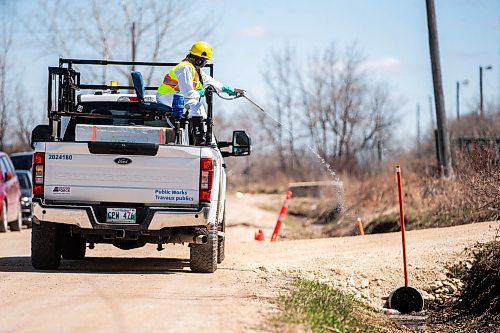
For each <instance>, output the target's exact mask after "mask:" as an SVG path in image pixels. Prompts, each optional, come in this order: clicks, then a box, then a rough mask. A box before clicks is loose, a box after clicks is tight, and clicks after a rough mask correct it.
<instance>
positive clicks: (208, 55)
mask: <svg viewBox="0 0 500 333" xmlns="http://www.w3.org/2000/svg"><path fill="white" fill-rule="evenodd" d="M189 53H191V54H192V55H195V56H198V57H202V58H205V59H207V60H213V59H214V58H213V57H212V45H210V44H208V43H207V42H202V41H198V42H196V43H194V44H193V46H191V50H189Z"/></svg>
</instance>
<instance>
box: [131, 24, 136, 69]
mask: <svg viewBox="0 0 500 333" xmlns="http://www.w3.org/2000/svg"><path fill="white" fill-rule="evenodd" d="M131 30H132V31H131V34H132V38H131V41H132V45H131V46H132V49H131V55H132V61H135V56H136V52H137V45H136V44H137V41H136V40H135V37H136V32H135V22H132V27H131ZM132 71H135V65H132Z"/></svg>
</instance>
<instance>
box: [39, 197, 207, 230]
mask: <svg viewBox="0 0 500 333" xmlns="http://www.w3.org/2000/svg"><path fill="white" fill-rule="evenodd" d="M209 215H210V206H203V207H201V209H197V210H192V209H191V210H187V209H180V208H179V209H172V208H169V209H165V208H163V207H149V208H148V209H147V214H146V216H145V218H144V219H143V221H142V222H141V223H126V224H116V223H103V222H102V221H99V220H98V219H97V218H96V214H95V212H94V208H93V207H92V206H56V205H44V204H42V203H40V202H33V216H34V217H35V218H36V219H35V221H37V220H39V221H45V222H52V223H61V224H66V225H74V226H78V227H80V228H82V229H115V228H116V229H122V228H127V229H134V230H161V229H163V228H173V227H209V228H210V227H211V225H210V223H209ZM212 223H213V222H212Z"/></svg>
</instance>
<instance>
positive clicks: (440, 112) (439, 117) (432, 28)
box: [426, 0, 453, 177]
mask: <svg viewBox="0 0 500 333" xmlns="http://www.w3.org/2000/svg"><path fill="white" fill-rule="evenodd" d="M426 5H427V6H426V7H427V27H428V30H429V50H430V56H431V65H432V79H433V83H434V100H435V104H436V121H437V127H438V143H439V151H440V155H441V156H442V159H441V165H440V168H441V176H444V177H449V176H451V175H452V174H453V170H452V167H451V161H450V155H451V154H450V140H449V138H448V130H447V127H446V111H445V108H444V96H443V81H442V78H441V63H440V60H439V43H438V33H437V24H436V9H435V7H434V0H426Z"/></svg>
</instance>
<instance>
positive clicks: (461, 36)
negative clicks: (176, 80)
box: [0, 0, 500, 141]
mask: <svg viewBox="0 0 500 333" xmlns="http://www.w3.org/2000/svg"><path fill="white" fill-rule="evenodd" d="M5 1H12V0H0V10H2V9H3V7H2V6H1V4H2V2H5ZM32 3H33V1H32V0H22V1H20V2H19V4H20V6H21V10H28V9H29V7H30V4H32ZM193 6H196V7H197V8H198V9H199V10H198V12H199V13H203V12H206V11H211V12H213V13H214V19H216V20H217V21H218V23H217V26H216V30H215V32H214V34H213V37H212V39H211V40H209V42H211V43H212V44H213V45H214V55H215V61H214V63H215V65H216V73H215V74H216V75H215V76H216V78H218V79H219V80H221V81H222V82H225V83H227V84H229V85H233V86H236V87H240V88H244V89H246V90H248V93H249V95H251V96H252V97H254V98H255V100H257V101H259V102H262V104H264V105H265V101H266V96H267V95H266V93H267V92H266V86H265V84H264V82H263V78H262V75H261V72H262V70H263V68H264V67H265V66H266V64H267V62H266V58H267V57H268V56H269V54H270V52H271V51H272V50H280V49H282V48H283V47H284V46H285V45H286V44H287V43H288V44H289V45H291V46H292V47H293V48H294V49H295V50H296V51H297V53H296V56H297V58H298V59H299V60H302V61H307V58H308V56H310V55H311V54H312V53H314V52H317V51H321V50H322V49H323V48H324V47H326V46H327V45H329V44H331V43H332V42H333V43H336V44H337V45H338V46H346V45H349V44H351V43H353V42H356V43H357V45H358V47H359V48H360V49H361V50H362V51H363V53H364V55H365V58H366V64H365V66H366V67H367V68H369V69H371V71H372V72H373V75H374V76H375V77H376V78H378V79H382V80H384V81H386V82H387V84H388V86H389V88H390V89H391V90H392V91H393V94H394V95H395V96H396V97H397V99H398V101H401V104H400V108H399V116H400V118H401V127H400V129H399V130H398V131H397V133H398V134H399V136H400V137H403V133H404V134H409V135H405V137H407V138H408V137H411V135H415V133H416V129H415V125H414V124H415V109H416V104H417V103H420V105H421V109H422V110H421V113H422V125H423V127H424V129H426V128H427V127H428V125H429V122H430V119H429V117H430V113H429V105H428V104H429V103H428V97H429V96H430V95H432V91H433V88H432V87H433V86H432V77H431V70H430V60H429V49H428V40H427V21H426V15H425V0H404V1H401V0H380V1H370V0H351V1H339V0H329V1H328V0H324V1H320V0H314V1H313V0H311V1H284V0H274V1H265V0H252V1H234V0H233V1H229V0H209V1H201V0H195V1H193ZM436 12H437V13H436V14H437V22H438V33H439V38H440V39H439V43H440V51H441V66H442V71H443V72H442V75H443V85H444V89H445V90H444V93H445V105H446V110H447V115H448V116H449V117H454V115H455V107H456V106H455V105H456V104H455V83H456V81H457V80H464V79H468V80H469V85H468V86H467V87H463V89H462V90H461V100H462V102H463V103H461V109H462V111H463V112H465V111H466V110H467V105H469V104H472V103H473V101H475V100H478V96H479V83H478V81H479V77H478V76H479V73H478V67H479V65H492V66H493V70H490V71H488V72H485V74H484V96H485V100H486V101H490V100H493V99H496V100H497V101H499V102H500V71H499V67H500V0H475V1H473V0H436ZM199 18H200V14H195V15H193V16H192V17H189V18H188V19H191V20H196V19H199ZM17 34H18V36H21V37H22V36H23V32H22V29H20V30H19V31H18V32H17ZM192 42H193V41H186V42H185V46H184V47H185V49H188V48H189V47H190V45H191V44H192ZM18 45H21V44H18ZM22 48H23V50H22V52H21V51H20V50H14V54H15V55H16V62H15V63H16V66H18V67H19V69H20V70H21V71H22V73H23V75H24V77H26V78H27V77H28V75H29V81H31V82H34V83H35V84H36V85H37V86H41V87H43V89H41V90H42V92H45V86H46V73H47V69H46V68H47V66H48V65H56V63H57V57H54V59H52V61H51V59H50V58H42V59H34V54H35V53H34V52H29V51H30V50H29V45H28V46H26V45H23V46H22ZM181 48H182V45H181ZM26 51H28V52H26ZM180 56H182V55H180ZM165 60H166V61H169V60H174V61H175V60H177V59H165ZM160 79H161V78H160ZM235 107H236V108H245V109H246V107H247V106H246V104H244V102H236V104H235V105H226V104H224V110H225V112H226V113H228V112H230V111H231V110H232V109H233V108H235ZM405 141H407V140H405Z"/></svg>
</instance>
